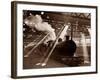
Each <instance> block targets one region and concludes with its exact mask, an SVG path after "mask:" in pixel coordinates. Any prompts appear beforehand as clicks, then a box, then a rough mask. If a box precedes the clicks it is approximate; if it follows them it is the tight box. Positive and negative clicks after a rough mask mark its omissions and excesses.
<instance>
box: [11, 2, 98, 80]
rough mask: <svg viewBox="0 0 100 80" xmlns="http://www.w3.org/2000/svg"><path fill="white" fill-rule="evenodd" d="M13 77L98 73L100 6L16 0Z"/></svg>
mask: <svg viewBox="0 0 100 80" xmlns="http://www.w3.org/2000/svg"><path fill="white" fill-rule="evenodd" d="M11 7H12V8H11V9H12V18H11V19H12V55H11V61H12V62H11V63H12V64H11V66H12V70H11V72H12V78H25V77H44V76H62V75H78V74H91V73H97V7H96V6H84V5H69V4H68V5H65V4H50V3H34V2H21V1H13V2H12V5H11Z"/></svg>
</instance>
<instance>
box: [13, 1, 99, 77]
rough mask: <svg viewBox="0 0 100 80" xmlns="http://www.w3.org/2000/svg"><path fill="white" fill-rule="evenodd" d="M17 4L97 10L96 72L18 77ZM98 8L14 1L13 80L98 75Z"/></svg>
mask: <svg viewBox="0 0 100 80" xmlns="http://www.w3.org/2000/svg"><path fill="white" fill-rule="evenodd" d="M17 4H28V5H30V4H34V5H47V6H60V7H82V8H94V9H96V71H94V72H81V73H63V74H51V75H36V76H34V75H33V76H17V41H16V40H17ZM97 51H98V7H97V6H92V5H91V6H90V5H72V4H58V3H41V2H27V1H12V2H11V78H14V79H19V78H32V77H34V78H36V77H51V76H66V75H81V74H96V73H98V65H97V64H98V54H97Z"/></svg>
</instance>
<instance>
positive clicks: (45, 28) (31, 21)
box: [24, 15, 56, 43]
mask: <svg viewBox="0 0 100 80" xmlns="http://www.w3.org/2000/svg"><path fill="white" fill-rule="evenodd" d="M24 23H25V24H26V25H27V26H29V27H30V28H32V29H34V28H35V29H36V30H38V31H42V32H44V33H45V34H48V33H49V36H48V37H47V39H46V40H45V41H44V43H47V42H48V41H50V40H53V41H54V40H55V39H56V34H55V29H54V28H52V26H51V25H50V24H48V22H43V19H42V18H41V16H40V15H35V16H34V15H30V16H28V17H27V18H26V19H25V20H24Z"/></svg>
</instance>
